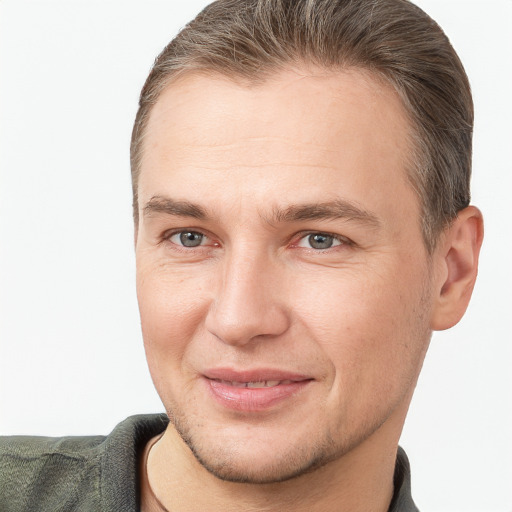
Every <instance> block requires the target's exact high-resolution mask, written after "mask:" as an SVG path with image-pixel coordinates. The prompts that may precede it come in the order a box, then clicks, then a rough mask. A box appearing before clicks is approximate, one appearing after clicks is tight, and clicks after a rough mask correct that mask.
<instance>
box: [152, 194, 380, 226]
mask: <svg viewBox="0 0 512 512" xmlns="http://www.w3.org/2000/svg"><path fill="white" fill-rule="evenodd" d="M143 212H144V215H145V216H148V217H151V216H152V215H154V214H159V213H163V214H166V215H172V216H177V217H191V218H194V219H198V220H206V219H208V218H210V215H209V214H208V212H207V210H205V209H204V208H203V207H202V206H200V205H198V204H195V203H191V202H189V201H179V200H176V199H171V198H170V197H163V196H153V197H152V198H151V199H150V200H149V201H148V202H147V203H146V205H145V206H144V208H143ZM338 219H343V220H349V221H353V222H357V223H361V224H365V225H368V226H370V227H373V228H378V227H380V225H381V222H380V220H379V219H378V217H377V216H376V215H375V214H374V213H372V212H370V211H368V210H366V209H364V208H362V207H361V206H359V205H357V204H355V203H354V202H352V201H348V200H346V199H336V200H333V201H328V202H325V203H305V204H298V205H291V206H288V207H287V208H280V207H277V206H275V207H274V208H272V215H271V217H270V218H265V220H266V221H267V222H268V223H269V224H279V223H292V222H304V221H308V220H338Z"/></svg>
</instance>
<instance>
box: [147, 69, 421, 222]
mask: <svg viewBox="0 0 512 512" xmlns="http://www.w3.org/2000/svg"><path fill="white" fill-rule="evenodd" d="M409 134H410V125H409V122H408V119H407V115H406V112H405V109H404V107H403V105H402V103H401V101H400V99H399V97H398V94H397V93H396V92H395V91H394V89H393V88H392V87H391V86H389V85H388V84H386V83H384V82H383V81H382V80H377V79H376V78H375V77H374V76H372V75H371V74H369V73H365V72H363V71H360V70H346V71H336V72H327V71H325V70H318V69H302V70H297V69H295V70H285V71H282V72H280V73H278V74H276V75H274V76H273V77H271V78H270V79H268V80H266V81H265V82H263V83H259V84H257V85H248V84H241V83H238V82H235V81H233V80H230V79H228V78H226V77H222V76H215V75H214V76H206V75H204V74H189V75H185V76H184V77H183V78H181V79H179V80H178V81H176V82H175V83H172V84H171V85H169V86H168V87H167V88H166V89H165V90H164V91H163V93H162V94H161V96H160V98H159V100H158V101H157V103H156V104H155V106H154V107H153V110H152V112H151V115H150V119H149V122H148V126H147V131H146V135H145V141H144V147H143V157H142V164H141V176H140V180H139V199H140V203H141V207H142V206H143V204H144V202H145V201H147V200H149V199H150V198H151V197H152V196H154V195H166V194H167V193H168V192H170V191H171V189H172V191H173V192H174V193H173V196H176V194H178V196H180V195H181V196H186V197H178V198H179V199H183V198H185V199H191V200H194V201H198V200H200V201H206V202H207V201H208V199H209V198H210V200H211V201H212V202H213V203H214V202H217V203H219V202H221V201H224V202H223V203H222V204H224V203H225V202H226V201H228V202H229V200H230V198H232V197H233V194H235V195H236V196H237V197H238V198H242V197H246V198H247V199H248V201H253V202H255V201H256V200H257V199H258V198H259V199H260V204H259V206H260V207H261V206H264V205H265V203H267V204H269V205H270V204H275V203H279V202H280V201H284V202H286V201H288V200H289V202H301V201H302V202H305V201H311V200H316V199H318V198H317V197H315V195H317V196H318V195H322V194H323V195H324V196H325V194H326V193H327V194H328V195H330V196H336V195H339V194H341V195H348V196H349V197H348V199H349V200H351V201H353V202H361V201H363V200H364V201H366V202H368V203H372V201H373V202H375V203H379V202H382V200H383V199H384V198H383V196H384V195H385V194H387V193H388V194H389V193H393V194H394V195H395V196H396V194H400V193H402V192H403V193H405V194H406V195H408V196H410V195H411V194H412V191H411V187H410V186H409V184H408V180H407V176H406V168H407V166H408V158H409V155H410V143H409V139H410V137H409ZM384 184H385V185H386V187H383V185H384ZM206 190H207V191H208V195H207V196H205V191H206ZM350 196H351V197H350ZM265 198H266V199H265ZM270 199H272V201H270ZM327 199H329V198H327ZM330 199H336V197H331V198H330ZM408 200H410V197H409V198H408ZM388 202H389V198H388ZM395 202H396V201H395ZM207 206H209V205H207ZM214 206H215V205H214ZM284 206H287V205H286V204H285V205H284ZM376 206H378V205H376ZM396 206H397V208H399V207H400V204H397V205H396ZM410 213H411V212H408V214H410Z"/></svg>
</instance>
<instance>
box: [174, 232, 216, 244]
mask: <svg viewBox="0 0 512 512" xmlns="http://www.w3.org/2000/svg"><path fill="white" fill-rule="evenodd" d="M169 240H170V241H171V242H172V243H174V244H176V245H181V246H183V247H199V246H200V245H204V243H205V241H206V240H207V237H206V236H205V235H203V234H202V233H198V232H197V231H180V232H179V233H174V234H173V235H171V236H170V237H169Z"/></svg>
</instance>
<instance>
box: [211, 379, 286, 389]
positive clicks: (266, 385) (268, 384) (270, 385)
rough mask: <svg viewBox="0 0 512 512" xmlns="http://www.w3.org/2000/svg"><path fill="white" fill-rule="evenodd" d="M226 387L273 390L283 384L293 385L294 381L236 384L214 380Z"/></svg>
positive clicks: (234, 382) (262, 381)
mask: <svg viewBox="0 0 512 512" xmlns="http://www.w3.org/2000/svg"><path fill="white" fill-rule="evenodd" d="M213 380H215V381H216V382H220V383H221V384H224V385H226V386H233V387H235V388H273V387H275V386H279V385H282V384H291V383H292V382H294V381H293V380H261V381H256V382H236V381H229V380H221V379H213Z"/></svg>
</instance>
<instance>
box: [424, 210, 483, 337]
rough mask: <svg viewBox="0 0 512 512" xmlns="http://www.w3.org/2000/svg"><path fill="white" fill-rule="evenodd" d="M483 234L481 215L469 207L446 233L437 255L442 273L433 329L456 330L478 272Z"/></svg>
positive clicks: (435, 304)
mask: <svg viewBox="0 0 512 512" xmlns="http://www.w3.org/2000/svg"><path fill="white" fill-rule="evenodd" d="M483 232H484V229H483V218H482V213H481V212H480V210H479V209H478V208H476V207H474V206H468V207H467V208H465V209H464V210H462V211H460V212H459V214H458V215H457V218H456V219H455V220H454V222H453V223H452V224H451V225H450V226H449V227H448V228H447V229H446V232H445V233H444V234H443V236H442V239H441V241H440V246H439V247H438V249H437V250H436V252H437V254H436V256H435V257H436V259H438V260H440V261H439V266H438V269H440V270H439V272H438V278H437V282H436V283H435V287H436V288H435V296H434V307H433V310H432V318H431V328H432V329H433V330H437V331H441V330H444V329H448V328H450V327H453V326H454V325H455V324H456V323H457V322H458V321H459V320H460V319H461V318H462V316H463V315H464V312H465V311H466V308H467V306H468V304H469V299H470V298H471V294H472V292H473V287H474V285H475V280H476V276H477V273H478V257H479V254H480V247H481V245H482V240H483Z"/></svg>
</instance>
